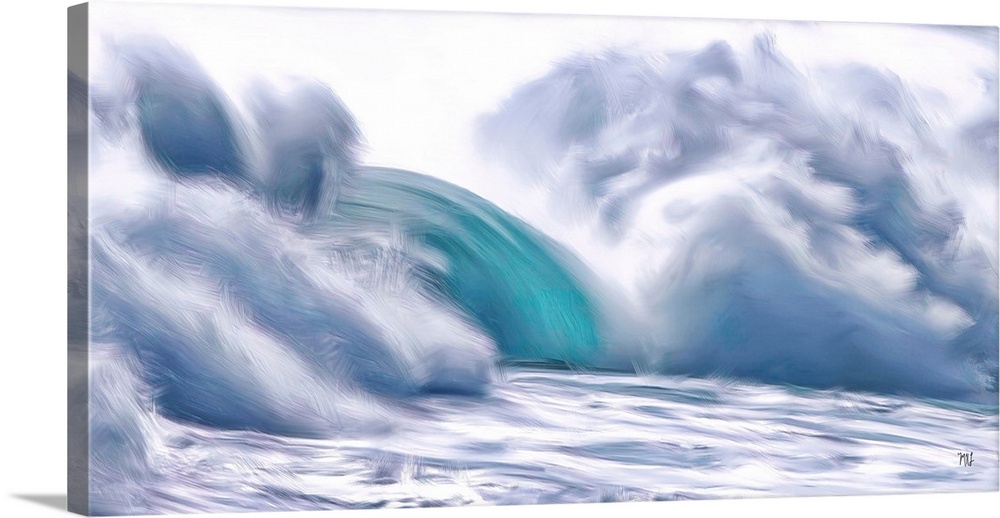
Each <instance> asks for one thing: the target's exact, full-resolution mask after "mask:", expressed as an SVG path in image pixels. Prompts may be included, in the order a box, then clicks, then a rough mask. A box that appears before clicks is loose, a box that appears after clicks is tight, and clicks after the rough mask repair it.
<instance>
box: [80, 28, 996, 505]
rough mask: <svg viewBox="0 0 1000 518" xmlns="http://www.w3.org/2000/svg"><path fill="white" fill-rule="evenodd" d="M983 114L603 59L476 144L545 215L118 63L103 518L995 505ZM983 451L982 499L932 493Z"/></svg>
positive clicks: (99, 198)
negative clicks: (669, 505)
mask: <svg viewBox="0 0 1000 518" xmlns="http://www.w3.org/2000/svg"><path fill="white" fill-rule="evenodd" d="M990 34H993V38H994V40H995V31H993V32H992V33H990V32H989V31H987V32H986V33H980V32H969V33H962V37H968V38H976V39H981V38H984V37H985V38H989V37H990ZM982 81H983V83H982V84H983V90H984V93H983V95H982V98H981V99H976V100H975V101H976V102H980V105H977V106H974V108H973V109H971V110H968V111H967V112H962V113H958V112H956V111H949V110H946V109H945V108H943V106H946V105H947V103H948V102H949V99H947V98H946V97H947V96H944V95H943V94H939V93H936V92H928V91H924V90H918V89H915V88H911V86H910V85H909V84H908V83H907V81H906V80H904V79H903V78H902V77H900V76H898V75H896V74H895V73H893V72H892V71H891V70H886V69H881V68H877V67H872V66H869V65H865V64H861V63H847V64H844V65H842V66H837V67H827V68H822V69H819V70H811V69H810V70H800V69H799V68H797V66H796V65H795V64H793V63H792V62H791V60H789V59H786V58H785V57H784V56H783V55H782V53H781V51H780V50H779V46H778V43H777V42H776V40H775V38H774V37H773V36H772V35H770V34H768V33H762V34H761V35H759V36H758V37H757V38H756V39H755V40H754V43H753V45H751V46H750V47H748V48H746V49H743V50H739V49H737V48H734V47H733V46H730V45H729V44H728V43H726V42H722V41H719V42H713V43H710V44H708V45H706V46H704V47H702V48H694V49H689V50H687V51H672V52H664V53H653V52H643V51H639V50H636V49H628V48H618V49H609V50H604V51H600V52H583V53H578V54H575V55H573V56H569V57H566V58H564V59H563V60H561V61H559V62H557V63H555V64H554V65H553V66H552V67H551V70H549V71H548V72H546V73H543V74H541V75H539V76H536V77H534V78H532V79H530V80H528V81H527V82H525V83H524V84H523V85H521V86H519V87H517V88H515V89H514V90H513V91H512V92H510V94H509V96H507V97H506V99H505V100H504V101H503V102H502V103H500V104H499V105H498V106H496V107H495V109H494V110H492V111H488V112H486V113H482V114H480V116H479V117H478V119H477V125H476V128H475V132H476V136H477V139H478V147H479V151H481V153H482V155H483V156H484V157H486V160H487V161H490V162H493V163H494V164H493V165H494V167H493V168H491V169H490V170H489V171H490V172H489V173H485V172H484V173H482V174H503V175H506V176H504V178H506V179H509V181H508V180H505V183H506V184H509V185H505V189H507V193H508V195H509V194H510V193H513V196H514V197H515V198H516V197H518V196H522V197H523V200H524V201H523V203H524V204H525V205H527V204H528V203H529V202H532V201H533V200H535V198H534V196H536V195H537V194H538V193H542V196H543V197H544V199H545V204H544V205H543V207H544V213H543V214H542V215H541V216H539V215H538V213H537V212H532V211H530V210H525V211H523V212H520V211H518V210H516V209H512V208H511V207H510V202H509V199H510V197H511V196H507V197H506V199H507V200H508V201H505V202H504V203H501V202H499V201H494V200H492V199H491V197H490V196H489V195H487V194H485V193H486V191H488V190H489V189H483V190H482V192H473V191H472V190H469V189H466V188H463V187H459V186H458V185H455V184H453V183H450V182H447V181H445V180H442V179H439V178H435V177H432V176H428V175H425V174H418V173H416V172H411V171H406V170H402V169H397V168H388V167H377V166H374V165H370V164H368V163H366V162H365V158H364V157H365V152H366V143H365V139H364V131H362V128H363V126H362V125H361V122H359V121H358V120H357V119H356V118H355V116H354V115H353V114H352V112H351V111H350V109H349V106H347V104H346V103H345V102H344V101H343V100H342V99H341V98H339V97H338V95H337V94H336V93H335V92H334V90H333V89H332V88H331V87H329V86H327V85H325V84H323V83H321V82H319V81H316V80H314V79H310V78H293V79H289V80H287V81H285V82H268V81H266V80H259V81H255V82H253V83H252V84H251V86H250V87H249V88H248V89H247V91H245V92H230V91H227V90H226V89H224V88H223V87H222V86H220V85H219V84H217V83H216V82H215V80H214V79H213V77H212V75H211V73H210V71H209V70H206V69H205V68H204V67H202V65H200V64H199V62H198V60H197V59H196V58H195V56H193V55H191V54H190V53H189V52H188V51H187V50H185V49H184V48H182V47H181V46H179V45H176V44H174V43H172V42H171V41H169V40H165V39H160V38H157V37H141V38H131V39H129V38H122V39H117V40H115V41H114V43H113V45H111V46H110V50H109V51H108V56H107V63H106V72H105V73H104V75H103V76H101V77H100V81H96V82H95V86H93V87H92V90H93V91H92V100H93V103H92V104H93V105H92V106H91V110H92V114H93V121H94V125H95V130H96V131H95V132H94V133H95V134H96V135H97V136H96V137H95V139H96V140H95V143H94V144H93V147H94V151H93V156H94V157H95V158H94V163H95V171H94V178H95V189H94V192H93V198H92V200H91V225H90V226H91V236H90V250H91V284H92V286H91V293H90V302H91V308H92V321H91V322H90V325H91V336H92V344H91V345H92V347H91V359H92V361H93V367H92V371H91V385H92V386H91V402H90V406H91V412H92V416H91V446H92V459H91V460H92V463H91V467H92V479H93V484H92V511H93V512H95V513H97V514H109V513H133V514H134V513H147V512H171V511H177V512H187V511H204V510H245V509H324V508H331V507H382V506H389V505H456V504H468V503H483V502H485V503H500V504H502V503H544V502H582V501H613V500H652V499H679V498H706V497H736V496H745V495H748V494H755V495H756V494H783V495H794V494H800V495H807V494H845V493H850V492H859V491H860V492H864V491H865V490H866V489H865V488H863V487H858V486H857V485H851V483H850V482H849V480H851V477H854V478H857V477H858V476H860V474H861V473H862V472H864V469H865V468H866V467H869V466H871V465H872V464H873V463H874V464H877V466H876V468H878V469H881V470H882V471H880V473H883V474H884V473H891V474H892V475H885V477H884V479H880V484H881V485H879V486H878V487H879V488H881V490H884V491H890V490H892V491H895V490H909V489H914V488H918V487H920V486H919V485H915V484H916V483H914V482H913V481H914V480H919V481H923V482H925V483H926V484H927V485H928V487H932V488H938V489H959V490H961V489H963V488H966V489H968V488H975V489H982V488H989V487H991V486H990V484H992V487H993V488H995V486H996V473H997V458H996V449H995V447H996V445H995V443H996V441H995V439H996V428H997V424H996V402H997V400H996V398H997V368H998V367H997V348H996V344H997V306H998V304H997V299H998V296H997V291H998V290H997V283H998V279H997V240H996V234H997V214H996V203H997V157H996V155H997V119H996V115H995V113H996V111H997V98H996V84H997V74H996V70H995V69H992V70H991V69H989V68H986V69H984V71H983V72H982ZM942 97H945V98H942ZM429 131H430V130H429ZM498 171H499V173H498ZM429 173H432V172H429ZM478 174H480V173H479V172H478V171H477V170H475V169H473V168H470V170H469V172H468V175H469V176H470V177H475V176H476V175H478ZM123 193H124V194H123ZM532 214H533V215H532ZM688 376H693V377H695V379H688V378H687V377H688ZM845 415H849V416H852V419H855V420H854V421H849V422H846V423H847V424H845V421H843V419H844V416H845ZM942 423H944V424H942ZM855 425H856V426H855ZM935 427H938V428H942V427H943V428H944V429H946V430H947V432H948V433H944V432H942V433H941V434H940V436H941V437H943V439H935V438H934V437H933V436H934V435H935V434H934V433H932V432H931V431H929V430H933V429H935ZM776 430H777V431H776ZM969 430H972V431H971V432H970V431H969ZM957 434H961V435H962V436H963V437H964V438H965V440H967V441H968V442H966V443H961V444H959V443H958V442H957V439H955V438H954V437H955V436H956V435H957ZM761 441H766V442H767V444H769V445H770V446H765V447H764V448H765V449H768V450H769V451H770V455H771V456H770V457H769V458H770V459H771V460H770V461H767V464H766V466H762V465H761V464H759V462H763V461H761V460H760V458H761V457H766V456H762V455H761V454H760V452H759V451H757V450H756V449H755V448H756V447H755V446H748V445H754V444H758V443H760V442H761ZM935 441H937V442H935ZM991 441H992V442H991ZM971 446H974V447H975V448H977V451H979V452H982V457H981V458H982V459H983V460H982V462H981V464H980V465H981V466H985V468H986V469H985V471H980V472H977V474H974V475H969V474H966V475H964V477H958V478H956V477H954V476H953V474H952V473H951V472H950V471H946V470H942V469H941V468H940V467H939V466H938V465H937V464H935V463H933V462H929V461H927V460H926V458H927V455H929V454H930V453H929V452H930V451H931V450H935V449H945V448H946V449H948V454H949V456H950V455H951V454H952V452H951V450H953V449H955V448H967V447H971ZM866 448H867V449H866ZM804 449H809V451H811V452H813V453H812V454H811V455H805V456H803V455H802V454H801V452H802V451H803V450H804ZM872 449H875V450H878V453H872V452H871V451H872ZM901 450H902V451H905V454H903V453H900V451H901ZM796 452H800V453H796ZM233 459H236V463H237V464H239V466H241V467H238V468H235V470H236V471H233V469H234V468H232V463H233ZM754 459H757V460H754ZM949 459H950V457H949ZM774 463H780V465H778V466H777V467H776V465H775V464H774ZM206 466H208V467H207V468H206ZM203 469H204V470H207V471H203ZM701 470H704V471H705V473H704V474H699V473H698V472H699V471H701ZM236 480H242V482H241V484H236V483H235V481H236ZM414 481H418V482H420V483H419V484H416V485H414ZM798 481H802V484H799V483H797V482H798ZM237 485H238V486H239V487H236V486H237ZM414 488H416V489H414ZM867 490H868V491H872V490H873V489H871V488H870V487H869V488H868V489H867ZM219 494H227V495H231V496H227V497H219V496H218V495H219ZM213 495H214V496H213Z"/></svg>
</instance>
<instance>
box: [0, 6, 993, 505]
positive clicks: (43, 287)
mask: <svg viewBox="0 0 1000 518" xmlns="http://www.w3.org/2000/svg"><path fill="white" fill-rule="evenodd" d="M71 3H72V2H69V1H65V0H37V1H34V2H28V1H24V2H17V3H13V2H12V3H9V4H7V5H8V8H7V10H6V12H5V13H4V15H2V16H0V20H2V21H0V23H2V26H0V29H2V30H0V38H2V42H3V45H2V47H0V49H2V50H0V56H2V60H0V69H2V71H3V72H2V73H0V88H2V92H3V95H2V97H0V100H2V101H0V153H2V155H3V156H4V158H5V160H4V161H3V162H2V165H0V175H2V178H3V180H2V181H0V193H2V194H3V199H2V201H0V222H2V223H0V224H2V225H3V231H2V234H0V235H2V236H4V238H5V239H4V242H3V244H2V245H0V262H2V266H0V290H2V296H0V304H2V305H0V329H3V333H2V334H0V383H2V384H3V385H2V390H0V397H2V400H0V401H2V404H0V455H2V456H0V466H2V468H0V477H2V479H0V480H2V484H0V516H4V517H17V518H20V517H25V518H31V517H41V516H61V515H63V513H64V511H59V510H57V509H55V508H52V507H47V506H45V505H41V504H39V503H36V502H35V501H34V500H37V499H38V498H37V497H38V496H39V495H42V496H45V497H48V498H46V500H48V501H51V500H52V499H54V498H55V495H64V494H65V491H66V485H65V479H66V477H65V472H66V471H65V470H66V468H65V464H66V452H65V450H66V446H65V445H66V431H65V423H66V418H65V413H66V403H65V400H66V398H65V392H66V381H65V372H66V358H65V336H66V323H65V321H66V318H65V317H66V313H65V311H66V310H65V307H66V305H65V275H66V273H65V272H66V259H65V258H66V237H65V236H66V227H65V225H66V223H65V222H66V219H65V210H66V209H65V202H66V198H65V197H66V177H65V175H66V173H65V171H66V168H65V160H66V146H65V116H66V115H65V113H66V112H65V102H66V101H65V99H66V96H65V85H66V79H65V77H66V76H65V63H66V57H65V49H66V35H65V28H66V7H68V6H69V5H71ZM171 3H180V2H171ZM187 3H193V2H187ZM206 3H214V4H234V5H248V4H252V5H269V4H270V5H274V4H279V3H281V2H279V1H278V0H272V1H261V0H242V1H233V0H228V1H227V0H207V1H206ZM292 3H294V4H295V5H301V6H317V7H353V8H359V7H367V8H382V9H402V8H406V9H420V10H466V11H469V10H475V11H500V12H537V13H582V14H620V15H645V16H677V17H713V18H755V19H791V20H795V19H804V20H833V21H863V22H902V23H944V24H966V25H994V26H996V25H998V24H1000V21H998V20H1000V16H998V13H1000V9H998V8H997V7H993V6H991V7H987V2H985V1H976V0H949V1H947V2H927V3H921V4H920V5H905V4H904V3H902V2H876V1H874V0H837V1H834V2H785V1H781V0H757V1H755V2H741V1H724V0H698V1H696V2H678V3H672V2H671V3H668V2H655V1H648V0H647V1H642V0H614V1H608V0H601V1H590V0H577V1H566V0H533V1H532V0H481V1H479V2H476V5H474V6H472V5H466V4H467V3H468V2H462V1H460V0H419V1H417V2H405V1H402V0H368V1H364V0H354V1H347V0H295V1H294V2H292ZM901 5H903V6H904V7H900V6H901ZM25 496H27V497H28V498H25ZM32 499H34V500H32ZM997 508H1000V493H990V494H952V495H904V496H885V497H840V498H807V499H763V500H743V501H711V502H665V503H654V504H602V505H590V506H544V507H537V506H531V507H482V508H475V509H471V510H470V509H468V508H450V509H419V510H418V509H413V510H396V511H353V512H347V511H340V512H338V511H331V512H325V513H311V514H309V515H304V516H340V517H343V516H362V517H370V518H421V517H423V518H447V517H455V518H457V517H460V516H461V517H466V516H472V517H474V518H499V517H504V516H510V515H512V514H516V515H518V516H523V517H524V518H532V517H541V516H550V515H553V514H557V513H558V514H562V513H572V514H578V515H580V514H582V515H591V514H593V515H597V514H598V513H600V514H602V515H604V514H612V515H615V514H628V515H630V516H631V517H633V518H647V517H654V516H655V517H661V516H665V515H667V514H669V515H671V516H680V517H688V516H698V517H704V516H709V517H711V516H724V515H725V516H731V515H734V514H736V515H739V516H746V515H749V516H757V515H761V516H799V515H803V514H807V515H809V516H818V517H823V516H838V517H839V516H845V515H852V514H853V515H861V516H901V515H903V516H905V515H913V516H945V515H947V516H989V515H992V513H994V512H995V510H996V509H997ZM989 509H994V511H989ZM217 516H246V515H217ZM255 516H256V515H255ZM259 516H262V517H263V516H268V517H270V516H303V515H298V514H292V513H267V514H261V515H259Z"/></svg>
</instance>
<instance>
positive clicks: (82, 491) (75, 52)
mask: <svg viewBox="0 0 1000 518" xmlns="http://www.w3.org/2000/svg"><path fill="white" fill-rule="evenodd" d="M89 33H90V31H89V5H88V4H78V5H74V6H71V7H69V8H68V9H67V33H66V35H67V38H66V39H67V116H66V122H67V142H66V143H67V155H66V156H67V164H66V165H67V193H66V203H67V252H68V253H67V296H66V301H67V353H68V357H67V371H68V372H67V447H68V450H67V467H66V468H67V470H66V474H67V499H66V501H67V508H68V509H67V510H68V511H70V512H73V513H78V514H83V515H89V514H90V505H89V501H90V498H89V491H90V484H89V482H90V480H89V479H90V447H89V442H90V438H89V435H90V434H89V399H90V398H89V349H90V339H89V329H90V325H89V323H90V307H89V296H88V294H89V291H90V289H89V288H90V286H89V280H90V279H89V277H90V262H89V246H88V244H89V239H90V229H89V219H90V218H89V213H88V212H89V205H90V204H89V185H88V173H89V171H88V169H89V149H88V148H89V145H90V144H89V143H90V134H89V132H90V124H89V117H88V113H89V105H90V91H89V49H88V39H89Z"/></svg>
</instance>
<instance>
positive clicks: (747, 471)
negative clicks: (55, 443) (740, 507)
mask: <svg viewBox="0 0 1000 518" xmlns="http://www.w3.org/2000/svg"><path fill="white" fill-rule="evenodd" d="M499 377H500V379H498V380H497V381H496V382H495V383H494V384H493V385H492V386H491V388H490V392H489V395H488V396H486V397H482V398H463V397H448V396H427V397H419V398H414V399H413V400H409V401H406V402H404V403H403V404H402V405H401V406H400V408H399V409H398V410H397V411H396V412H395V414H394V419H393V424H392V426H391V427H390V428H389V429H386V430H383V431H381V432H377V433H370V434H364V435H361V436H351V435H347V434H345V435H344V436H340V437H337V438H335V439H294V438H288V437H277V436H274V435H269V434H262V433H255V432H238V431H225V430H217V429H211V428H204V427H197V426H190V425H184V424H179V423H173V422H166V421H161V423H160V425H162V426H163V429H164V435H163V439H162V444H161V445H160V446H159V448H160V450H159V452H158V457H159V459H160V460H159V461H158V463H159V464H160V465H161V466H162V471H160V472H158V473H157V474H156V476H155V477H154V478H153V479H152V480H151V482H152V483H153V484H152V485H147V486H146V487H145V488H144V489H142V490H141V491H139V492H137V493H135V494H133V495H131V496H132V498H134V500H133V502H132V504H133V505H135V507H134V508H133V509H135V510H136V511H145V510H150V511H153V510H155V511H157V512H195V511H220V512H221V511H238V510H290V509H301V510H310V509H313V510H315V509H331V508H393V507H427V506H444V505H447V506H451V505H481V504H498V505H505V504H540V503H552V502H561V503H567V502H616V501H653V500H678V499H704V498H750V497H762V496H810V495H864V494H893V493H911V492H948V491H965V492H968V491H995V490H996V489H997V487H998V480H997V459H998V456H997V442H998V439H1000V437H998V432H997V429H998V421H997V411H996V407H984V406H979V405H963V404H953V403H947V402H941V401H930V400H925V399H919V398H914V397H901V396H885V395H877V394H870V393H858V392H849V391H839V390H810V389H802V388H796V387H779V386H768V385H761V384H754V383H748V382H745V381H734V380H726V379H695V378H683V377H667V376H634V375H622V374H614V373H581V372H572V371H567V370H557V369H546V368H539V367H524V366H517V367H515V366H510V367H505V368H504V369H503V370H502V372H501V373H500V375H499ZM960 452H961V453H970V452H971V453H972V457H971V459H972V463H971V465H969V466H966V465H964V464H962V462H961V459H960V457H959V455H958V453H960ZM95 496H97V497H98V501H100V493H97V494H96V495H95Z"/></svg>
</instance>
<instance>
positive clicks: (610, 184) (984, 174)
mask: <svg viewBox="0 0 1000 518" xmlns="http://www.w3.org/2000/svg"><path fill="white" fill-rule="evenodd" d="M984 74H985V75H984V77H983V80H984V81H985V84H986V85H987V86H986V88H987V91H986V95H984V97H983V106H981V111H979V112H978V113H981V114H985V115H978V114H977V115H976V116H975V117H973V118H972V120H969V121H955V122H950V123H947V124H945V123H943V122H942V121H940V120H935V117H937V116H938V115H937V114H935V113H934V112H933V111H932V110H929V109H927V108H925V107H923V106H921V105H920V100H919V98H918V97H917V95H916V94H915V93H914V92H912V91H911V90H910V89H909V88H908V87H907V85H906V84H905V83H904V82H903V81H902V80H901V79H900V78H899V77H898V76H896V75H895V74H893V73H892V72H891V71H887V70H879V69H876V68H873V67H870V66H867V65H861V64H848V65H844V66H842V67H838V68H832V69H826V70H821V71H819V72H816V73H814V74H811V75H806V74H804V73H802V72H800V71H799V70H797V69H796V68H795V66H794V65H793V64H791V63H790V62H789V61H787V60H786V59H785V58H784V57H783V56H782V54H781V53H780V51H779V49H778V48H777V47H776V45H775V42H774V40H773V38H771V37H770V36H768V35H763V36H760V37H758V39H757V40H756V42H755V45H754V46H753V48H752V50H751V51H750V52H748V53H747V54H746V55H740V54H737V53H736V52H735V51H734V50H733V49H732V48H731V47H730V46H729V45H727V44H725V43H715V44H711V45H709V46H708V47H707V48H704V49H702V50H700V51H696V52H691V53H676V54H663V55H655V56H645V55H636V54H633V53H628V52H624V51H609V52H605V53H601V54H598V55H581V56H577V57H574V58H572V59H569V60H566V61H563V62H561V63H559V64H557V65H556V66H555V67H554V68H553V70H552V71H551V72H549V73H548V74H547V75H545V76H544V77H541V78H538V79H536V80H534V81H531V82H529V83H528V84H526V85H524V86H522V87H521V88H519V89H518V90H517V91H515V92H514V93H513V94H512V95H511V97H510V98H509V99H508V100H506V101H505V102H504V103H503V104H502V105H501V106H500V108H499V109H498V110H497V111H496V112H495V113H493V114H490V115H488V116H485V117H483V118H482V119H481V123H480V127H479V130H480V141H481V145H482V147H483V148H484V149H485V150H486V151H487V152H489V153H492V154H493V155H494V156H497V157H499V158H500V159H502V160H505V161H506V162H507V163H509V164H510V168H511V170H513V171H516V172H520V173H521V174H522V175H527V177H528V178H530V179H531V180H532V181H536V182H542V183H543V184H544V185H545V186H547V188H548V189H551V190H552V192H553V193H554V194H556V195H557V203H559V204H561V206H560V207H557V209H556V211H555V212H554V213H553V214H554V217H560V216H559V215H560V214H561V217H563V218H565V219H573V218H577V219H584V220H585V219H586V217H584V218H578V215H579V214H587V213H590V214H594V213H596V214H598V215H599V216H598V217H597V218H596V221H597V222H596V225H597V228H596V230H595V232H599V233H602V234H604V236H605V239H606V240H607V242H610V243H611V244H610V245H608V246H610V247H611V248H618V249H621V250H627V252H625V253H640V254H642V255H641V257H642V258H643V259H642V261H641V262H644V263H645V264H646V266H647V267H649V268H650V269H651V270H653V272H652V273H649V274H646V275H645V276H644V277H642V278H640V279H632V280H630V281H631V282H635V283H636V287H637V288H638V289H640V290H641V292H642V293H641V295H640V300H641V302H640V304H641V305H642V306H643V307H644V308H645V310H646V316H645V321H646V323H647V325H648V329H647V332H648V333H649V335H648V336H647V337H646V341H647V343H650V342H652V343H653V344H655V346H654V347H655V348H656V349H657V350H655V351H653V352H652V353H651V355H650V357H649V361H651V362H653V364H654V367H653V368H654V369H655V370H660V371H663V372H672V373H695V374H702V375H704V374H711V373H724V374H730V375H736V376H740V377H748V378H753V379H757V380H761V381H766V382H778V383H782V382H784V383H793V384H798V385H805V386H815V387H836V386H839V387H850V388H857V389H866V390H876V391H890V392H893V391H898V392H907V393H914V394H924V395H930V396H934V397H944V398H957V399H970V400H982V401H992V400H994V399H995V397H996V396H995V394H996V390H997V374H996V373H997V348H996V344H997V268H996V257H997V241H996V237H995V236H996V230H997V227H996V220H995V208H993V209H992V210H989V205H979V203H981V202H982V201H985V202H986V203H989V200H990V199H992V201H993V203H994V204H995V201H996V198H995V191H996V189H997V177H996V158H995V157H996V152H997V148H996V141H997V140H996V139H997V119H996V116H995V113H996V108H997V105H996V86H995V85H996V73H995V72H984ZM991 93H992V95H990V94H991ZM977 191H985V193H988V194H986V197H985V199H984V197H983V194H984V193H983V192H977ZM567 193H577V194H576V196H575V197H572V196H567ZM567 199H569V200H570V201H567ZM567 205H568V206H567ZM580 205H583V206H585V207H587V210H585V211H582V210H581V209H579V206H580ZM984 209H987V210H985V211H984ZM657 210H659V211H661V212H660V213H659V214H657V213H656V211H657ZM649 235H653V236H655V238H654V239H656V240H657V241H655V242H654V245H653V246H644V247H641V249H640V250H638V251H636V250H635V249H634V248H633V247H630V246H629V245H630V244H631V243H629V241H630V240H631V241H633V242H634V241H636V240H638V239H648V236H649ZM622 242H625V243H624V244H622ZM612 267H613V266H612Z"/></svg>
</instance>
